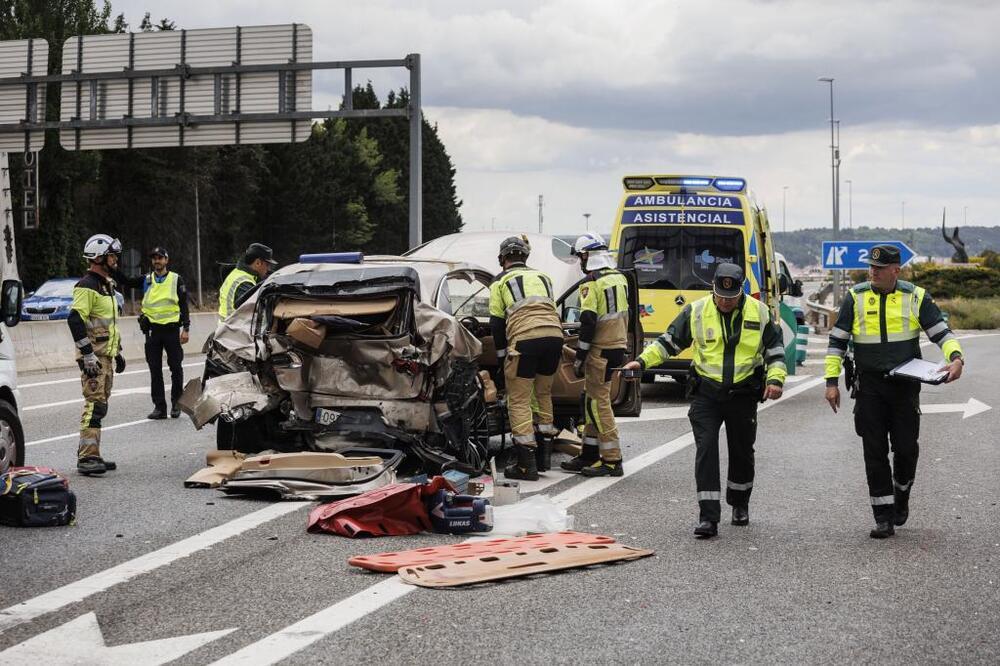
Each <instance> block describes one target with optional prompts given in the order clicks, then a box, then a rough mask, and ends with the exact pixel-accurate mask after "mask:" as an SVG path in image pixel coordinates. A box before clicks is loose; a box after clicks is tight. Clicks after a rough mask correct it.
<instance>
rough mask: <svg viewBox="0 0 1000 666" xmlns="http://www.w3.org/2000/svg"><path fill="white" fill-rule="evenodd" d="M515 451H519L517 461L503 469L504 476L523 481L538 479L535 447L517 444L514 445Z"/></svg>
mask: <svg viewBox="0 0 1000 666" xmlns="http://www.w3.org/2000/svg"><path fill="white" fill-rule="evenodd" d="M514 451H515V452H516V453H517V462H515V463H513V464H511V465H508V466H507V468H506V469H505V470H504V471H503V475H504V477H505V478H508V479H520V480H522V481H538V460H537V459H536V458H535V449H534V448H532V447H530V446H523V445H521V444H517V445H515V446H514Z"/></svg>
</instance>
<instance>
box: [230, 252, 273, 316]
mask: <svg viewBox="0 0 1000 666" xmlns="http://www.w3.org/2000/svg"><path fill="white" fill-rule="evenodd" d="M273 255H274V253H273V252H272V251H271V248H269V247H268V246H266V245H263V244H261V243H251V244H250V246H249V247H247V251H246V253H244V255H243V257H242V258H241V259H240V260H239V261H238V262H236V268H234V269H233V270H231V271H230V272H229V275H227V276H226V279H225V280H223V281H222V286H221V287H219V321H222V320H223V319H225V318H226V317H228V316H229V315H231V314H232V313H233V310H235V309H236V308H238V307H239V306H240V304H242V303H243V301H245V300H246V299H247V297H248V296H249V295H250V294H252V293H253V290H254V288H255V287H256V286H257V284H258V283H260V281H261V280H263V279H264V278H266V277H267V276H268V273H270V272H271V271H272V270H274V267H275V266H277V265H278V262H276V261H275V260H274V256H273Z"/></svg>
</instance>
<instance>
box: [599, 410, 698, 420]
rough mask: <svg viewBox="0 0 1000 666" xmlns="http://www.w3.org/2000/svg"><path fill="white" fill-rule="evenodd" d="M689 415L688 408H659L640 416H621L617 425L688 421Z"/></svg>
mask: <svg viewBox="0 0 1000 666" xmlns="http://www.w3.org/2000/svg"><path fill="white" fill-rule="evenodd" d="M687 415H688V408H687V407H659V408H656V409H644V410H642V413H641V414H640V415H639V416H619V417H617V418H616V419H615V422H616V423H639V422H641V421H662V420H666V419H686V418H687Z"/></svg>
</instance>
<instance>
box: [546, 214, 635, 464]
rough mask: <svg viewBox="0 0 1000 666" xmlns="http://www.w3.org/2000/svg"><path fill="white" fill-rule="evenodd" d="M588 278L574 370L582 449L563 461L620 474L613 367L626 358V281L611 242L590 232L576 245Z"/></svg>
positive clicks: (583, 289)
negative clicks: (580, 383) (580, 387)
mask: <svg viewBox="0 0 1000 666" xmlns="http://www.w3.org/2000/svg"><path fill="white" fill-rule="evenodd" d="M573 254H575V255H576V256H577V257H579V258H580V268H582V269H583V272H584V273H586V278H584V280H583V282H581V283H580V285H579V288H578V290H579V295H580V342H579V345H578V347H577V351H576V361H575V362H574V364H573V368H574V370H575V371H576V376H577V377H585V378H586V379H585V384H584V390H585V393H586V400H585V403H584V423H585V426H584V431H583V449H582V450H581V452H580V455H579V456H577V457H575V458H573V459H572V460H568V461H566V462H564V463H562V468H563V469H564V470H567V471H569V472H580V473H582V474H583V475H585V476H622V474H623V473H624V472H623V470H622V451H621V445H620V444H619V443H618V427H617V426H616V425H615V413H614V410H613V409H612V407H611V378H612V375H613V369H616V368H620V367H621V366H622V364H623V363H624V362H625V355H626V352H627V349H626V345H627V335H628V280H627V279H626V278H625V276H624V275H622V274H621V273H619V272H618V271H617V270H615V268H614V260H613V259H612V258H611V253H610V252H608V245H607V243H605V242H604V239H603V238H601V237H600V236H599V235H598V234H595V233H586V234H584V235H583V236H580V237H579V238H578V239H577V240H576V243H575V244H574V246H573Z"/></svg>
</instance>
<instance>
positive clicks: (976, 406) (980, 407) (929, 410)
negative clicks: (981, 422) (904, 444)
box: [920, 398, 993, 419]
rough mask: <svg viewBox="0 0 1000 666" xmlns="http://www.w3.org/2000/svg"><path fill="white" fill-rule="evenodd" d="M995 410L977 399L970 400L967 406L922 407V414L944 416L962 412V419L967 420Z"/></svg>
mask: <svg viewBox="0 0 1000 666" xmlns="http://www.w3.org/2000/svg"><path fill="white" fill-rule="evenodd" d="M991 409H993V408H992V407H990V406H989V405H987V404H985V403H982V402H979V401H978V400H976V399H975V398H969V401H968V402H966V403H965V404H961V403H959V404H954V405H920V412H921V413H922V414H943V413H945V412H962V418H963V419H967V418H969V417H970V416H975V415H976V414H982V413H983V412H986V411H989V410H991Z"/></svg>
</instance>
